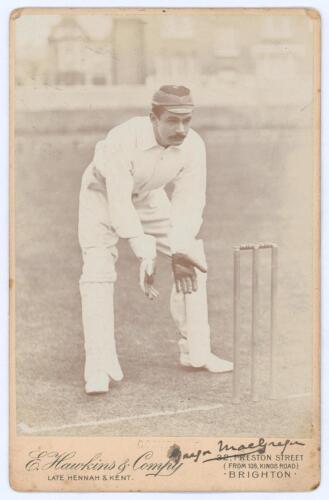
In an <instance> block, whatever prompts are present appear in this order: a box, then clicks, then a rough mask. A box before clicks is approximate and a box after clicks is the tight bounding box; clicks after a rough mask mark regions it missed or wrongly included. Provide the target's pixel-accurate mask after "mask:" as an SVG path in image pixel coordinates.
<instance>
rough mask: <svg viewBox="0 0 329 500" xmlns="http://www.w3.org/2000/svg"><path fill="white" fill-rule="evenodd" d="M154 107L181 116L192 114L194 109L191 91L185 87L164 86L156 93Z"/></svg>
mask: <svg viewBox="0 0 329 500" xmlns="http://www.w3.org/2000/svg"><path fill="white" fill-rule="evenodd" d="M152 105H153V106H163V107H164V108H166V109H167V111H170V112H171V113H180V114H183V113H191V111H192V110H193V108H194V104H193V99H192V96H191V91H190V89H188V88H187V87H184V86H183V85H163V86H162V87H160V88H159V90H157V91H156V92H155V94H154V96H153V99H152Z"/></svg>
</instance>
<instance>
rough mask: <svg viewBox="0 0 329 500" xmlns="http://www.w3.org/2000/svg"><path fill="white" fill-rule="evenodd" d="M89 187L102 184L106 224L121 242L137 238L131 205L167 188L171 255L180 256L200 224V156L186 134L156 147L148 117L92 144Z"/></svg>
mask: <svg viewBox="0 0 329 500" xmlns="http://www.w3.org/2000/svg"><path fill="white" fill-rule="evenodd" d="M90 167H91V174H92V175H91V177H90V187H91V188H92V187H94V188H95V189H97V184H98V183H102V182H104V180H105V183H106V191H107V195H108V202H109V210H110V217H111V224H112V227H113V229H114V230H115V231H116V233H117V234H118V236H120V237H121V238H133V237H136V236H140V235H142V234H143V228H142V225H141V222H140V220H139V217H138V214H137V211H136V210H135V207H134V199H136V198H137V197H138V198H140V197H141V196H144V195H146V196H147V193H149V192H150V191H152V190H154V189H159V188H162V187H164V186H166V185H167V184H168V183H170V182H172V183H173V185H174V189H173V193H172V197H171V216H170V223H171V230H170V235H168V236H169V240H170V242H171V250H172V251H173V252H175V251H185V250H186V247H187V246H188V245H189V241H191V240H192V239H194V238H195V237H196V235H197V233H198V232H199V230H200V226H201V224H202V212H203V209H204V205H205V191H206V151H205V145H204V141H203V140H202V139H201V137H200V136H199V134H198V133H197V132H195V131H194V130H193V129H190V130H189V132H188V135H187V137H186V138H185V140H184V142H183V143H182V144H180V145H179V146H169V147H167V148H165V147H163V146H161V145H160V144H158V143H157V141H156V139H155V136H154V132H153V126H152V123H151V121H150V118H149V117H135V118H132V119H130V120H128V121H126V122H124V123H122V124H121V125H118V126H117V127H114V128H113V129H112V130H111V131H110V132H109V133H108V135H107V136H106V138H105V139H104V140H101V141H99V142H98V143H97V144H96V148H95V154H94V158H93V161H92V164H91V165H90Z"/></svg>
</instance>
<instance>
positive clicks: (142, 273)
mask: <svg viewBox="0 0 329 500" xmlns="http://www.w3.org/2000/svg"><path fill="white" fill-rule="evenodd" d="M154 275H155V259H142V260H141V264H140V268H139V284H140V287H141V289H142V290H143V292H144V293H145V295H146V297H147V298H148V299H150V300H153V299H156V298H157V297H158V296H159V292H158V291H157V290H156V289H155V288H154V286H153V283H154Z"/></svg>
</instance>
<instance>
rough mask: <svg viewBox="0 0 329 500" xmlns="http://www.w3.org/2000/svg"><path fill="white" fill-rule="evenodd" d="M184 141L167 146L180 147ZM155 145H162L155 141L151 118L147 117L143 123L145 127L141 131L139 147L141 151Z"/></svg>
mask: <svg viewBox="0 0 329 500" xmlns="http://www.w3.org/2000/svg"><path fill="white" fill-rule="evenodd" d="M185 140H186V139H185ZM184 142H185V141H184ZM184 142H182V144H179V145H178V146H169V147H170V148H172V149H182V147H183V144H184ZM156 146H158V147H163V146H161V145H160V144H159V143H158V142H157V140H156V138H155V135H154V130H153V125H152V123H151V120H150V119H149V118H148V120H147V122H146V123H145V128H144V129H143V133H142V135H141V149H142V150H143V151H146V150H148V149H152V148H154V147H156Z"/></svg>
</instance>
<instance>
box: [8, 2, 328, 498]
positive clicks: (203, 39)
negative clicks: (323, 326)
mask: <svg viewBox="0 0 329 500" xmlns="http://www.w3.org/2000/svg"><path fill="white" fill-rule="evenodd" d="M319 23H320V19H319V17H318V14H317V12H316V11H314V10H312V9H243V10H241V9H240V10H239V9H187V8H186V9H165V8H163V9H161V8H158V9H128V8H123V9H110V8H109V9H37V8H35V9H33V8H31V9H18V10H16V11H14V12H13V13H12V16H11V117H12V119H11V127H12V128H11V160H12V161H11V232H12V233H11V374H12V383H11V433H12V436H13V437H12V439H13V443H14V445H13V448H14V449H15V450H16V449H18V448H19V439H25V441H24V443H25V445H24V446H25V448H26V447H27V448H26V449H27V450H28V451H27V452H26V456H24V457H23V458H20V459H19V460H18V459H17V460H16V459H15V455H14V452H13V455H12V460H13V462H15V463H16V465H15V466H14V467H13V470H14V471H15V473H16V482H17V481H18V479H17V477H18V476H17V475H18V470H19V468H18V466H17V464H18V462H19V463H21V461H22V460H23V462H24V464H25V469H27V470H29V469H28V467H29V466H30V465H27V464H30V463H32V462H33V464H35V461H37V462H38V464H41V463H43V459H44V456H46V457H47V460H48V462H49V463H50V461H51V459H50V458H49V457H52V456H53V457H54V456H55V455H51V453H52V452H51V451H45V452H44V453H45V454H46V455H42V454H41V453H40V449H41V450H43V446H44V445H40V443H41V442H43V441H40V438H51V439H52V440H53V441H52V442H54V443H56V438H59V439H61V438H70V439H71V438H77V439H76V440H75V441H74V443H82V442H83V441H81V438H84V437H87V438H98V437H100V438H118V440H117V441H116V447H117V448H116V449H117V450H119V451H120V446H121V445H120V442H121V441H120V439H119V438H121V437H124V438H130V437H140V436H142V437H143V439H144V440H145V439H146V440H148V438H149V439H151V441H149V442H153V443H156V442H159V443H160V442H162V441H161V438H167V437H168V436H174V438H171V441H172V442H171V445H172V446H173V447H171V448H170V449H169V451H168V455H167V457H168V458H167V460H169V462H168V464H169V465H167V468H168V470H169V469H170V467H173V469H174V472H175V467H176V468H177V470H178V469H179V467H180V466H182V465H183V462H184V459H185V460H187V459H190V458H191V456H193V457H196V456H197V454H193V453H195V452H193V453H192V452H191V453H192V455H191V454H190V455H188V454H187V453H186V454H185V455H184V450H183V449H181V448H182V447H181V445H180V444H179V445H177V444H176V442H175V440H176V441H179V439H180V438H187V437H191V438H192V439H194V442H197V441H198V439H199V438H200V439H202V438H210V437H212V438H213V437H214V442H216V443H217V449H216V452H217V453H222V452H226V453H227V454H228V455H230V450H231V453H232V450H235V454H234V457H237V456H240V454H239V453H238V451H239V450H240V451H241V450H242V449H243V450H245V451H244V454H247V455H248V454H252V453H254V452H250V447H251V448H253V446H251V444H250V439H249V438H250V437H253V439H256V438H255V436H257V442H258V445H257V446H256V445H255V448H257V450H256V451H257V453H258V455H257V461H258V460H259V461H261V459H262V457H261V455H263V458H264V460H267V459H268V457H269V455H268V454H266V453H268V450H269V448H270V447H272V448H273V449H274V448H275V450H274V451H273V449H272V456H271V458H270V459H268V460H269V462H270V463H269V464H268V465H269V466H270V465H271V464H272V465H273V467H272V465H271V470H272V469H273V470H274V471H275V473H274V472H273V471H272V473H271V474H272V475H271V476H269V475H268V476H264V477H263V476H258V475H257V476H253V478H255V479H258V478H259V477H262V478H263V479H264V482H262V483H261V484H262V485H263V486H262V487H263V488H264V489H269V488H270V486H271V487H273V484H274V483H275V484H276V486H275V489H281V488H282V489H285V488H287V489H296V490H297V489H299V485H298V481H299V479H297V476H296V474H303V472H302V471H303V469H302V465H299V468H298V466H297V469H298V473H297V472H296V471H295V470H294V467H292V466H291V467H290V465H289V466H287V467H281V465H282V464H280V465H279V462H280V461H281V460H284V458H283V457H284V456H286V455H285V454H288V453H290V454H292V455H291V456H300V457H302V456H303V455H302V453H303V452H305V450H303V448H302V447H303V446H305V447H306V444H305V443H306V442H309V441H310V442H311V445H312V446H313V445H314V446H315V447H316V446H317V444H318V443H317V439H318V412H319V373H318V371H319V297H318V293H319V292H318V290H319V217H320V216H319V197H320V192H319V176H320V174H319V126H320V125H319V100H318V99H319V82H320V77H319V71H320V70H319V67H320V66H319V65H320V63H319V57H320V55H319V50H320V48H319V47H320V46H319ZM267 437H270V438H271V442H267V441H264V439H266V438H267ZM32 438H35V439H36V440H34V441H33V443H36V444H34V445H29V444H27V443H28V439H32ZM244 438H246V442H247V443H248V442H249V445H241V446H243V448H241V446H240V447H239V446H238V445H236V448H235V447H234V446H235V445H234V446H233V445H232V446H229V445H228V444H227V445H226V444H225V443H226V441H227V440H229V439H235V440H236V441H232V442H234V443H235V442H236V443H240V442H241V439H242V440H243V439H244ZM173 439H174V441H173ZM248 439H249V441H248ZM262 439H263V441H262ZM152 440H153V441H152ZM239 440H240V441H239ZM308 440H309V441H308ZM135 441H136V440H135ZM22 442H23V441H22ZM29 442H30V441H29ZM44 442H46V443H50V441H49V440H48V441H47V439H45V440H44ZM58 442H59V441H58ZM60 442H61V443H62V442H65V443H66V442H73V441H69V440H67V441H60ZM97 442H100V443H101V442H102V440H100V441H97ZM124 442H125V441H124ZM127 442H128V441H127ZM136 442H137V441H136ZM143 442H144V441H143ZM182 442H183V441H182ZM186 442H188V440H186ZM122 443H123V441H122ZM264 443H265V444H264ZM218 445H219V448H218ZM40 446H41V448H40ZM47 446H48V445H47ZM61 446H64V445H61ZM65 446H66V445H65ZM74 446H75V447H76V448H77V447H78V444H75V445H74ZM122 446H123V447H124V448H125V447H126V445H122ZM134 446H137V445H134ZM198 446H201V445H198ZM208 446H209V445H208ZM248 446H249V451H248ZM168 447H169V445H168V446H167V449H168ZM48 449H49V447H48V448H47V450H48ZM143 449H144V448H143ZM143 449H142V450H141V453H142V451H143ZM147 449H148V448H147ZM147 449H145V450H144V451H146V450H147ZM266 449H267V451H266ZM36 450H39V452H38V451H36ZM45 450H46V448H45ZM246 450H247V451H246ZM17 453H18V452H17ZM42 453H43V452H42ZM54 453H55V452H54ZM58 453H59V457H60V452H58ZM152 453H153V452H152ZM207 453H209V455H210V454H211V453H212V452H211V451H210V450H209V449H207V450H206V451H204V452H203V455H207ZM237 453H238V454H237ZM200 454H201V449H200ZM276 454H277V455H276ZM280 454H281V455H280ZM145 455H146V458H151V455H150V456H149V457H148V456H147V453H146V454H145ZM311 455H312V453H311ZM73 456H74V455H72V457H73ZM275 456H278V457H282V458H278V459H275V458H274V457H275ZM72 457H65V458H61V461H65V462H67V466H68V468H69V463H68V462H70V461H71V462H72V461H78V462H80V460H77V458H75V459H73V458H72ZM266 457H267V458H266ZM312 457H313V458H312V460H313V461H314V462H312V464H313V469H312V467H311V466H310V465H308V470H309V472H310V475H312V474H314V475H315V476H314V477H317V474H318V472H319V471H318V465H317V464H318V462H317V460H318V454H315V455H314V454H313V455H312ZM314 457H315V458H314ZM144 458H145V457H144ZM144 458H143V463H144ZM198 459H199V455H198V456H197V459H195V460H194V461H195V462H197V461H198ZM127 460H128V459H127ZM210 460H219V459H218V458H216V459H215V458H212V459H210V458H208V461H210ZM273 460H274V461H275V460H276V462H277V463H276V464H275V463H273ZM287 460H288V462H289V463H290V461H294V460H295V459H287ZM302 460H303V459H302V458H296V461H297V462H298V461H302ZM305 460H306V459H305ZM310 460H311V459H310ZM204 461H206V460H204ZM23 462H22V463H23ZM190 462H191V460H190ZM127 463H128V462H127ZM129 463H130V462H129ZM132 464H133V465H132V468H133V470H139V469H140V470H141V471H145V470H146V469H147V470H150V469H151V466H149V467H148V466H147V465H145V464H144V466H142V465H141V464H142V459H139V458H137V459H136V461H134V460H133V461H132ZM135 464H136V466H135ZM71 465H72V468H74V467H73V465H74V464H72V463H71ZM139 465H141V466H140V467H139ZM221 465H222V464H221ZM226 465H229V464H228V463H225V464H224V468H225V466H226ZM274 465H275V467H274ZM38 467H39V466H38ZM40 467H41V465H40ZM51 467H52V466H51ZM51 467H50V468H51ZM127 467H128V465H127ZM289 467H290V468H289ZM268 468H270V467H268ZM311 469H312V470H311ZM31 470H32V471H35V470H37V469H35V468H34V465H33V467H32V469H31ZM38 470H39V469H38ZM152 470H154V468H153V469H152ZM161 470H162V469H161ZM209 470H210V469H209ZM119 472H120V471H119ZM126 472H127V470H126ZM311 472H312V474H311ZM221 473H222V472H221ZM288 473H289V474H288ZM198 474H199V476H201V472H199V473H198ZM236 474H237V473H236V472H235V469H234V468H233V469H232V471H230V472H229V478H231V479H232V481H231V482H234V485H233V486H230V485H231V483H229V486H228V487H227V486H226V489H230V488H232V489H239V487H240V485H241V484H242V482H241V481H242V480H246V479H248V478H249V477H251V476H248V474H250V472H243V473H242V475H239V476H236ZM257 474H258V473H257ZM268 474H269V473H268ZM168 475H169V474H168ZM176 475H177V479H175V481H178V476H179V473H178V472H177V474H176ZM175 477H176V476H175ZM238 477H239V478H240V479H241V481H240V482H239V481H238V479H237V478H238ZM298 477H299V476H298ZM312 477H313V476H312ZM71 479H72V478H71V477H69V478H68V481H69V483H70V481H71ZM170 479H171V478H170ZM48 480H49V477H48ZM144 480H145V478H144ZM226 480H227V478H226V479H225V481H226ZM235 480H236V482H235ZM280 480H281V482H280ZM75 481H76V480H75ZM81 481H82V480H81ZM81 481H80V483H79V485H77V481H76V482H75V483H74V485H73V487H72V488H73V489H74V488H80V489H83V488H87V486H86V485H83V484H82V483H81ZM92 481H93V479H92ZM184 481H185V483H184V482H183V483H184V484H185V487H186V485H191V488H192V489H193V488H195V489H198V487H199V486H198V485H200V484H202V485H203V486H204V487H203V488H201V489H205V490H207V489H213V490H216V488H217V489H221V488H219V485H218V482H216V481H215V480H214V481H213V483H211V484H210V483H209V485H207V486H206V485H205V484H203V482H202V481H203V479H202V478H201V479H200V478H199V479H198V481H199V482H198V483H195V484H196V485H195V486H193V484H194V483H193V480H192V479H191V483H189V482H188V479H187V476H184ZM266 481H267V482H266ZM73 482H74V481H73ZM276 482H277V483H276ZM311 482H312V480H311V479H309V483H308V482H307V477H306V478H305V484H307V485H308V489H310V487H311ZM123 483H124V484H123ZM174 484H175V483H173V485H174ZM184 484H183V487H178V489H183V490H184V489H189V487H188V488H185V487H184ZM255 484H256V486H254V485H253V484H251V485H250V486H248V488H249V489H252V488H255V489H261V488H262V487H261V486H257V481H256V483H255ZM300 484H301V487H303V486H302V484H304V483H303V481H301V483H300ZM264 485H265V486H264ZM268 485H270V486H268ZM51 487H54V488H55V489H56V488H57V489H59V488H61V487H64V485H63V483H62V484H59V483H58V484H56V485H55V482H54V483H53V484H51V485H48V486H47V488H49V489H51ZM102 487H103V489H110V488H111V487H113V488H114V486H113V484H112V483H111V485H107V486H104V485H103V486H102ZM115 487H116V488H121V489H129V488H130V489H132V490H133V489H134V487H136V484H135V485H133V486H131V485H128V484H127V481H126V482H124V481H121V483H120V485H118V484H116V486H115ZM172 487H174V486H172ZM88 488H89V489H90V488H91V489H92V486H91V483H90V481H89V482H88ZM99 488H100V489H102V488H101V487H100V486H99ZM150 488H152V486H147V487H146V490H148V489H150ZM153 488H155V489H157V486H154V484H153ZM170 488H171V487H169V489H170ZM21 489H24V487H23V488H21ZM95 489H97V487H96V486H95ZM163 489H164V488H163V487H161V488H160V490H163ZM176 489H177V487H176Z"/></svg>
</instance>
